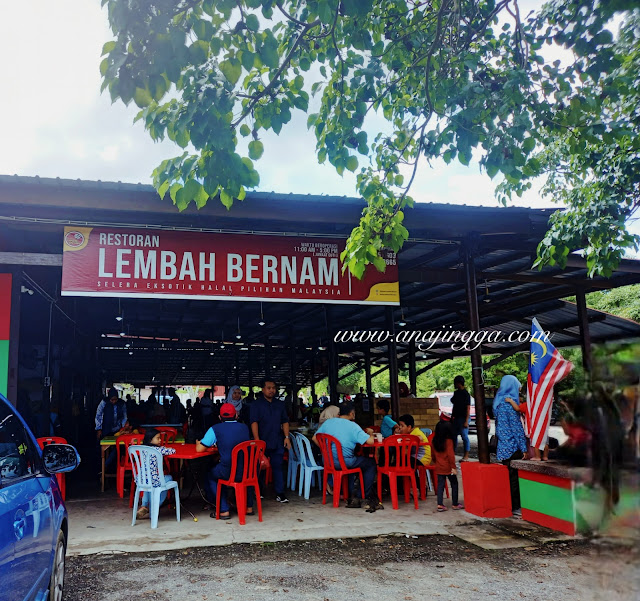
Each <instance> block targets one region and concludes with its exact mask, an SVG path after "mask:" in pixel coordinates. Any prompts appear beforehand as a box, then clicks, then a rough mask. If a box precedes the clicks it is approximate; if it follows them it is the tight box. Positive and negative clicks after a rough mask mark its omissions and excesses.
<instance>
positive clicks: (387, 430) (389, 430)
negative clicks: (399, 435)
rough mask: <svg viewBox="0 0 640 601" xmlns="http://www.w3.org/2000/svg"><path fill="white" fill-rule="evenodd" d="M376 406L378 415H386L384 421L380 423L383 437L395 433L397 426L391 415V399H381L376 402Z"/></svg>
mask: <svg viewBox="0 0 640 601" xmlns="http://www.w3.org/2000/svg"><path fill="white" fill-rule="evenodd" d="M376 407H377V409H378V415H383V416H384V417H383V418H382V423H381V424H380V434H382V438H387V436H391V435H392V434H393V429H394V428H395V426H396V422H394V421H393V420H392V419H391V416H390V415H389V409H391V405H389V401H387V399H379V400H378V402H377V403H376Z"/></svg>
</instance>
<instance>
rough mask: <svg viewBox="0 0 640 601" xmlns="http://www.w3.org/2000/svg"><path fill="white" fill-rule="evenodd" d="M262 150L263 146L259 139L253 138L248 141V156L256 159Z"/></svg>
mask: <svg viewBox="0 0 640 601" xmlns="http://www.w3.org/2000/svg"><path fill="white" fill-rule="evenodd" d="M263 152H264V146H263V145H262V142H260V140H253V141H251V142H249V158H250V159H253V160H254V161H257V160H258V159H259V158H260V157H261V156H262V153H263Z"/></svg>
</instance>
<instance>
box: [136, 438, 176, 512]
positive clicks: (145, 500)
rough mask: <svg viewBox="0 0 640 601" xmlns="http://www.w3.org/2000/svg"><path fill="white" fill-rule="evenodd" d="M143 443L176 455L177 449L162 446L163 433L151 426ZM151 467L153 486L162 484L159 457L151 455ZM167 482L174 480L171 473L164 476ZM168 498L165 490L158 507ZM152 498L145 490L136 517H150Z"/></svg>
mask: <svg viewBox="0 0 640 601" xmlns="http://www.w3.org/2000/svg"><path fill="white" fill-rule="evenodd" d="M142 444H143V445H146V446H149V447H153V448H155V449H158V451H160V452H161V453H162V454H163V455H174V454H175V452H176V450H175V449H172V448H170V447H163V446H162V435H161V434H160V432H159V431H158V430H156V429H155V428H149V429H148V430H147V431H146V432H145V433H144V440H143V441H142ZM149 463H150V467H151V483H152V485H153V486H160V484H161V482H160V471H159V470H158V458H157V457H151V458H150V459H149ZM164 479H165V482H166V481H168V480H173V478H172V477H171V476H169V475H166V474H165V476H164ZM145 484H149V482H145ZM166 498H167V491H166V490H163V491H162V492H161V493H160V503H159V504H158V507H160V506H161V505H162V504H163V503H164V502H165V499H166ZM150 499H151V495H150V494H149V492H148V491H145V492H144V494H143V495H142V502H141V507H140V509H138V513H136V518H137V519H139V520H144V519H146V518H148V517H149V502H150Z"/></svg>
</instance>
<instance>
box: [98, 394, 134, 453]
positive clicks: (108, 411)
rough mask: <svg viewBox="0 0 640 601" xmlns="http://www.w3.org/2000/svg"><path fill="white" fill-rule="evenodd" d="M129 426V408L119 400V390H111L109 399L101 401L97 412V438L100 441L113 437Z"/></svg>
mask: <svg viewBox="0 0 640 601" xmlns="http://www.w3.org/2000/svg"><path fill="white" fill-rule="evenodd" d="M127 425H129V422H128V420H127V406H126V405H125V402H124V401H123V400H122V399H120V398H119V396H118V391H117V389H115V388H110V389H109V393H108V395H107V399H103V400H102V401H100V404H99V405H98V409H97V410H96V436H97V438H98V440H100V439H101V438H102V437H103V436H113V435H114V434H115V433H116V432H118V431H119V430H121V429H122V428H124V427H125V426H127ZM111 454H112V455H113V453H111Z"/></svg>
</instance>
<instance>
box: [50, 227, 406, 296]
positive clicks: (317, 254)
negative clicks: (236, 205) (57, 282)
mask: <svg viewBox="0 0 640 601" xmlns="http://www.w3.org/2000/svg"><path fill="white" fill-rule="evenodd" d="M344 246H345V240H338V239H331V238H315V237H309V238H306V237H303V236H266V235H253V234H217V233H205V232H191V231H174V230H167V231H165V230H147V229H121V228H103V227H95V228H85V227H65V230H64V247H63V251H64V252H63V261H62V294H63V295H66V296H130V297H137V298H154V297H158V296H162V297H164V298H186V299H224V300H239V301H243V300H256V301H257V300H261V301H286V302H297V303H340V304H367V303H371V304H375V305H397V304H399V300H400V297H399V290H398V266H397V260H396V255H395V253H394V252H392V251H388V252H387V251H385V254H384V258H385V261H386V264H387V268H386V270H385V272H384V273H382V272H379V271H378V270H377V269H376V268H375V267H374V266H373V265H369V266H367V269H366V271H365V274H364V276H363V278H362V280H358V279H357V278H355V277H353V276H352V275H351V274H350V273H349V271H347V272H345V273H344V274H343V273H342V265H341V263H340V253H341V252H342V251H343V250H344Z"/></svg>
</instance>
